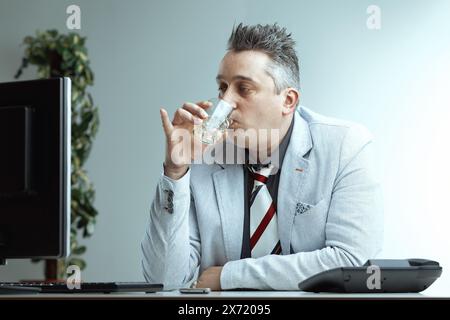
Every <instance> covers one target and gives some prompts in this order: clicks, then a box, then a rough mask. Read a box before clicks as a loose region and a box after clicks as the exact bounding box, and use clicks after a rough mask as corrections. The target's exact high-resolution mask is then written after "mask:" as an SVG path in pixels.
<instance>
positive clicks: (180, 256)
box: [142, 174, 196, 288]
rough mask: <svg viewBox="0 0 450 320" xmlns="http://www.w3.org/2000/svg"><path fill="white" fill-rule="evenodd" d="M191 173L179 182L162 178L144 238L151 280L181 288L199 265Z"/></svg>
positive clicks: (147, 270)
mask: <svg viewBox="0 0 450 320" xmlns="http://www.w3.org/2000/svg"><path fill="white" fill-rule="evenodd" d="M189 210H190V191H189V174H188V175H187V176H184V177H183V178H182V179H181V180H179V181H172V180H170V179H168V178H167V177H164V176H163V177H161V180H160V182H159V184H158V187H157V190H156V195H155V198H154V200H153V203H152V206H151V209H150V219H149V225H148V228H147V231H146V233H145V237H144V239H143V241H142V251H143V269H144V275H145V278H146V280H147V281H149V282H153V283H163V284H164V286H165V288H172V287H179V286H181V285H182V284H183V283H184V282H186V281H189V280H190V278H191V277H192V274H193V268H192V267H191V266H192V265H193V264H196V262H195V261H196V254H195V253H194V252H192V250H193V248H191V245H190V235H189Z"/></svg>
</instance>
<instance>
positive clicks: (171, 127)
mask: <svg viewBox="0 0 450 320" xmlns="http://www.w3.org/2000/svg"><path fill="white" fill-rule="evenodd" d="M210 106H211V102H208V101H203V102H198V103H197V104H194V103H189V102H186V103H185V104H183V107H182V108H179V109H177V111H176V112H175V115H174V118H173V121H172V122H171V121H170V119H169V115H168V114H167V111H166V110H165V109H160V115H161V121H162V125H163V129H164V133H165V136H166V157H165V161H164V174H165V175H166V176H168V177H169V178H172V179H175V180H177V179H179V178H181V177H182V176H183V175H184V174H185V173H186V171H187V170H188V165H189V164H190V163H191V162H192V160H193V156H194V148H195V147H194V144H195V143H197V144H198V145H199V146H200V148H201V149H199V150H202V149H203V148H202V144H201V142H200V141H196V139H195V137H194V135H193V128H194V125H196V124H197V125H198V124H201V123H202V121H203V120H205V119H206V118H207V117H208V114H207V113H206V111H205V110H206V109H207V108H209V107H210ZM181 130H185V131H184V132H185V133H188V134H189V135H190V139H188V140H186V139H181V140H180V134H181V133H182V131H181ZM175 149H177V151H178V152H173V151H174V150H175ZM180 151H182V152H180ZM188 151H190V152H188ZM180 153H181V154H180ZM172 157H174V158H172Z"/></svg>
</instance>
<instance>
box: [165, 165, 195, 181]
mask: <svg viewBox="0 0 450 320" xmlns="http://www.w3.org/2000/svg"><path fill="white" fill-rule="evenodd" d="M163 167H164V175H165V176H166V177H169V178H170V179H173V180H178V179H181V178H182V177H183V176H184V175H185V174H186V172H187V170H188V168H189V166H187V165H186V166H181V167H172V166H170V165H166V164H165V163H163Z"/></svg>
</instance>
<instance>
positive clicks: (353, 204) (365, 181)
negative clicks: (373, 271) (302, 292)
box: [220, 126, 383, 290]
mask: <svg viewBox="0 0 450 320" xmlns="http://www.w3.org/2000/svg"><path fill="white" fill-rule="evenodd" d="M372 148H373V145H372V138H371V136H370V134H369V132H368V131H367V130H366V129H364V128H363V127H361V126H354V127H350V128H349V129H348V131H347V133H346V135H345V137H344V138H343V140H342V144H341V153H340V159H339V169H338V172H337V176H336V179H335V181H334V185H333V191H332V196H331V201H330V204H329V211H328V219H327V222H326V225H325V235H326V241H325V247H324V248H322V249H318V250H315V251H311V252H299V253H294V254H290V255H282V256H279V255H268V256H264V257H261V258H258V259H253V258H248V259H243V260H236V261H230V262H228V263H226V264H225V265H224V267H223V269H222V274H221V279H220V280H221V286H222V288H223V289H233V288H254V289H260V290H298V283H299V282H301V281H303V280H305V279H307V278H308V277H310V276H312V275H314V274H316V273H319V272H322V271H325V270H328V269H332V268H337V267H341V266H357V265H362V264H364V262H366V260H367V259H369V258H373V257H374V256H375V255H376V254H378V252H379V251H380V250H381V247H382V238H383V212H382V198H381V191H380V186H379V184H378V183H377V181H376V179H375V175H374V171H373V166H372V163H371V162H372V159H373V157H372V152H373V150H372Z"/></svg>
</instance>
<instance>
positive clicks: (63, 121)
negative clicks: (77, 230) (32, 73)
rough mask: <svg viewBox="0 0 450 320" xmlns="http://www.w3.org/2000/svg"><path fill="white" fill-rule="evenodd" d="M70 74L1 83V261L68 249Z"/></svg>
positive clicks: (65, 253) (54, 254) (46, 255)
mask: <svg viewBox="0 0 450 320" xmlns="http://www.w3.org/2000/svg"><path fill="white" fill-rule="evenodd" d="M70 93H71V81H70V79H69V78H52V79H43V80H31V81H18V82H8V83H0V262H3V263H4V262H5V261H6V259H25V258H62V257H66V256H68V255H69V251H70V136H71V135H70V128H71V113H70V110H71V94H70Z"/></svg>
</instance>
